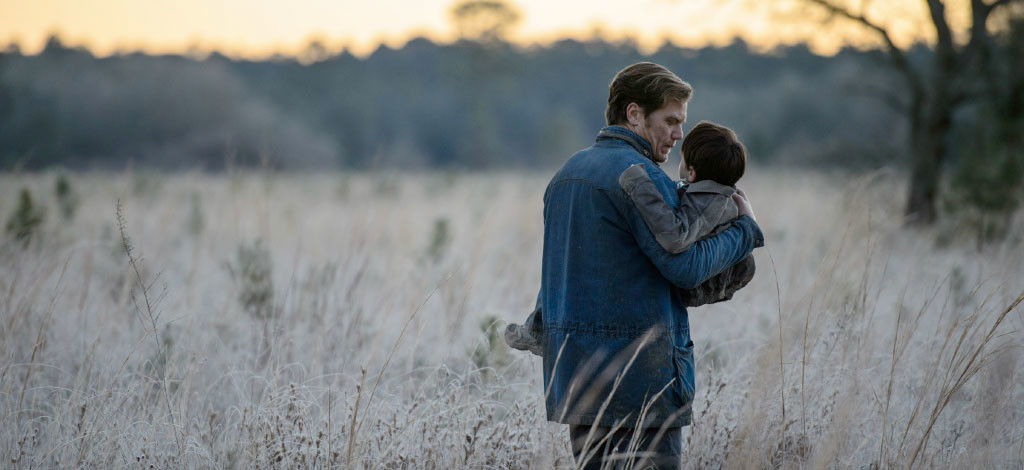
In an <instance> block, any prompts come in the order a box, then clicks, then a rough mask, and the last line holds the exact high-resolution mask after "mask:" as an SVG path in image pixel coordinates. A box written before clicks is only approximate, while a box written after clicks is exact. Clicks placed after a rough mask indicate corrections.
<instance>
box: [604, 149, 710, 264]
mask: <svg viewBox="0 0 1024 470" xmlns="http://www.w3.org/2000/svg"><path fill="white" fill-rule="evenodd" d="M619 186H620V187H622V190H623V191H625V192H626V194H627V195H629V198H630V199H631V200H632V201H633V204H634V205H635V206H636V209H637V210H638V211H639V212H640V216H641V217H643V219H644V222H645V223H646V224H647V227H648V228H649V229H650V230H651V232H652V233H653V234H654V239H655V240H656V241H657V242H658V244H659V245H661V247H662V248H664V249H665V250H666V251H668V252H669V253H673V254H675V253H682V252H683V251H686V249H687V248H689V247H690V245H691V244H693V242H695V241H697V240H699V239H701V238H703V237H704V236H706V235H707V234H709V233H711V231H712V230H713V229H714V227H712V226H710V224H709V223H708V221H707V219H705V218H704V217H703V216H702V215H701V213H700V212H699V211H698V210H697V208H696V207H692V206H690V205H689V204H686V203H685V201H684V200H680V201H679V207H675V208H673V207H672V206H670V205H669V204H668V203H667V202H665V198H664V197H662V195H661V191H659V190H658V188H657V186H655V185H654V181H651V177H650V176H649V175H648V174H647V170H646V169H644V166H643V165H642V164H636V165H633V166H631V167H629V168H627V169H626V171H623V172H622V174H621V175H619Z"/></svg>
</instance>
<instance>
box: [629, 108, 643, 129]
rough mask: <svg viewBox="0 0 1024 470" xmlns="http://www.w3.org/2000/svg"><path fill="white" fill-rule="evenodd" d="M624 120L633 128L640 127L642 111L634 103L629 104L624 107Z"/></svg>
mask: <svg viewBox="0 0 1024 470" xmlns="http://www.w3.org/2000/svg"><path fill="white" fill-rule="evenodd" d="M626 120H627V121H629V123H630V124H631V125H633V126H636V127H640V126H642V125H643V123H644V109H643V108H641V107H640V105H638V104H636V103H629V104H628V105H626Z"/></svg>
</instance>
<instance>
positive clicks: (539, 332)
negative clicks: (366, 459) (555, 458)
mask: <svg viewBox="0 0 1024 470" xmlns="http://www.w3.org/2000/svg"><path fill="white" fill-rule="evenodd" d="M691 95H692V88H691V87H690V85H689V84H687V83H686V82H684V81H682V80H681V79H679V77H677V76H676V75H675V74H673V73H672V72H670V71H668V70H667V69H665V68H664V67H661V66H659V65H656V64H652V63H638V64H633V65H631V66H629V67H626V68H625V69H623V70H622V71H620V72H619V73H618V74H617V75H616V76H615V79H614V80H613V81H612V83H611V86H610V87H609V95H608V107H607V109H606V111H605V118H606V121H607V124H608V126H607V127H605V128H603V129H602V130H601V131H600V133H599V134H598V136H597V140H596V142H595V143H594V145H592V146H591V147H588V148H586V149H583V150H581V151H579V152H577V153H576V154H575V155H573V156H572V157H571V158H570V159H569V160H568V161H567V162H566V163H565V165H564V166H563V167H562V168H561V169H560V170H559V171H558V172H557V173H556V174H555V176H554V177H553V178H552V179H551V182H550V183H549V184H548V187H547V190H546V191H545V194H544V250H543V259H542V278H541V289H540V293H539V295H538V299H537V311H536V312H535V313H534V314H533V315H531V318H530V319H529V320H528V321H527V324H526V325H524V326H518V325H510V328H509V331H507V332H506V337H507V338H510V336H516V335H519V337H518V338H516V337H511V338H510V344H512V345H513V346H514V347H517V348H520V349H527V348H528V347H527V343H528V342H530V341H533V343H532V345H531V346H530V347H529V349H532V350H533V351H535V352H540V353H541V354H542V356H543V368H544V384H545V386H546V389H545V395H546V408H547V418H548V420H550V421H555V422H559V423H564V424H568V425H569V434H570V439H571V442H572V450H573V454H574V457H575V458H576V460H577V462H580V463H581V464H583V465H584V468H600V466H601V465H602V464H603V463H605V462H607V463H611V464H613V465H615V466H618V465H626V464H628V463H630V462H632V463H633V464H636V463H638V462H641V461H643V462H644V463H643V465H654V466H657V467H658V468H677V467H678V466H679V465H680V464H681V461H680V455H681V452H682V440H681V428H682V426H687V425H689V424H690V419H691V412H690V406H691V402H692V401H693V396H694V356H693V342H692V341H691V340H690V325H689V319H688V317H687V311H686V306H687V305H688V304H689V305H694V304H693V303H691V302H690V301H689V300H687V299H688V297H686V296H685V292H686V291H687V290H696V291H700V288H701V287H704V286H702V285H705V284H704V283H705V282H706V281H708V280H709V279H711V278H713V277H714V276H716V275H719V274H720V273H721V274H722V275H725V274H726V273H725V271H727V270H728V269H730V268H731V267H733V266H734V265H737V263H739V262H740V261H741V260H747V259H749V255H750V254H751V252H752V250H753V249H754V248H755V247H757V246H762V245H763V240H764V239H763V236H762V234H761V230H760V228H759V227H758V226H757V224H756V222H755V220H754V214H753V211H752V210H751V207H750V204H749V202H748V200H747V199H746V196H745V195H744V194H743V192H742V191H739V190H735V189H731V188H732V186H731V185H732V184H734V183H735V180H732V181H731V182H726V183H724V184H719V185H718V186H713V185H714V184H718V183H714V182H711V181H709V184H706V185H700V187H701V188H705V189H707V188H712V189H713V191H710V193H708V194H707V198H706V199H693V198H696V197H698V196H699V195H698V194H696V191H695V192H693V193H692V194H691V195H687V194H684V193H685V191H686V190H685V188H684V189H680V191H681V192H680V193H678V194H677V185H676V183H675V182H673V181H672V179H671V178H669V177H668V175H666V174H665V172H664V171H662V170H661V168H659V167H658V164H659V163H662V162H665V161H666V160H667V158H668V153H669V152H670V151H671V149H672V147H673V146H674V145H675V143H676V141H678V140H681V139H682V138H683V131H682V125H683V123H684V122H685V121H686V107H687V102H688V100H689V99H690V97H691ZM723 129H725V128H723ZM726 130H727V129H726ZM728 132H729V133H731V131H728ZM731 136H732V138H733V140H735V134H731ZM712 137H713V138H712V141H713V142H715V143H716V144H715V145H719V143H720V142H724V143H721V145H719V147H721V148H728V149H730V151H733V152H734V151H736V148H737V147H735V145H733V142H732V141H728V138H729V134H728V133H723V134H722V136H721V139H726V140H725V141H721V139H719V138H718V136H714V135H713V136H712ZM715 139H718V140H715ZM735 144H737V145H738V141H736V142H735ZM715 148H718V147H715ZM739 149H740V150H743V154H742V158H743V161H742V164H743V165H745V161H746V154H745V150H744V149H742V146H740V147H739ZM686 151H687V149H686V148H684V149H683V152H684V154H685V152H686ZM683 166H684V167H686V164H685V163H684V165H683ZM631 167H632V168H631ZM641 168H642V170H644V171H641V170H640V169H641ZM627 170H629V172H627ZM680 170H681V172H682V170H687V172H688V173H689V172H692V171H695V172H696V175H695V177H694V176H691V177H690V178H685V177H684V179H689V180H690V184H691V186H693V185H697V184H698V182H697V180H699V179H700V178H701V175H700V173H701V170H700V169H699V168H697V169H695V170H691V169H688V168H681V169H680ZM739 174H740V175H742V167H741V168H740V173H739ZM620 177H622V182H620ZM705 178H707V177H705ZM737 179H738V176H737ZM700 183H703V181H701V182H700ZM624 188H625V190H624ZM627 190H629V192H627ZM680 195H683V196H684V198H683V201H684V203H683V204H682V206H686V207H689V212H679V208H680V206H681V204H680ZM715 197H717V198H718V199H717V201H718V202H713V201H714V199H713V198H715ZM644 198H646V199H644ZM722 198H724V199H722ZM693 200H700V201H703V200H707V201H712V202H708V203H704V202H700V203H699V204H697V205H698V206H701V208H699V209H697V210H694V209H693V207H690V206H692V205H693V204H694V203H693ZM723 200H727V201H728V204H723V203H722V201H723ZM726 206H728V207H731V209H729V208H726ZM708 207H714V209H713V211H714V212H715V215H714V216H713V217H712V216H707V214H702V211H709V210H712V209H708ZM730 210H731V213H730V212H729V211H730ZM673 211H675V213H674V214H673ZM695 214H696V215H695ZM723 214H726V215H723ZM723 220H725V221H727V222H726V223H724V224H723V223H722V221H723ZM659 221H660V222H659ZM659 223H661V224H662V225H660V226H659V225H658V224H659ZM712 224H714V225H715V226H711V225H712ZM654 231H657V232H658V233H655V232H654ZM666 232H667V234H666ZM672 233H675V235H674V236H675V237H677V238H678V237H681V238H682V239H683V240H684V241H682V242H679V240H676V241H673V240H672V239H673V235H672ZM697 233H699V234H700V235H697V236H695V234H697ZM672 246H674V247H675V248H676V249H673V250H669V249H668V248H671V247H672ZM749 263H750V266H749V269H747V268H744V269H742V271H743V273H741V274H738V275H741V276H746V278H745V280H744V281H743V282H736V281H729V280H727V281H725V282H724V283H722V285H726V284H728V285H730V286H733V287H730V288H728V289H725V290H723V292H721V293H717V294H715V295H716V296H717V297H719V298H716V299H712V300H707V299H705V300H704V301H702V302H701V303H708V302H712V301H717V300H724V299H726V298H728V297H731V292H732V291H734V290H735V289H736V288H738V287H735V286H739V287H742V285H745V284H746V281H749V276H752V275H753V265H752V263H753V262H752V261H749ZM740 266H742V263H741V264H740V265H737V266H736V268H738V267H740ZM736 268H733V269H736ZM720 287H721V286H720ZM725 291H728V292H727V293H726V292H725ZM726 294H727V295H728V297H724V298H723V296H724V295H726ZM516 327H518V330H516ZM512 333H515V335H510V334H512ZM517 340H518V341H520V343H518V344H517V343H516V341H517ZM525 340H529V341H526V342H525V343H524V342H522V341H525ZM644 459H646V460H644Z"/></svg>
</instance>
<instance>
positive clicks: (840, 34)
mask: <svg viewBox="0 0 1024 470" xmlns="http://www.w3.org/2000/svg"><path fill="white" fill-rule="evenodd" d="M454 3H455V1H453V0H412V1H410V0H374V1H367V0H362V1H352V0H292V1H287V2H285V1H270V0H173V1H155V0H0V44H9V43H12V42H14V43H17V44H18V45H19V46H20V47H21V49H22V51H23V52H25V53H36V52H38V51H39V50H41V48H42V47H43V44H44V43H45V39H46V37H48V36H49V35H50V34H52V33H59V34H60V37H61V39H62V40H63V42H64V43H65V44H71V45H76V46H86V47H88V48H89V49H90V50H92V51H93V52H94V53H96V54H98V55H109V54H113V53H116V52H118V51H129V50H143V51H146V52H151V53H182V52H185V51H188V50H190V49H198V50H200V51H209V50H218V51H221V52H223V53H226V54H228V55H231V56H236V57H248V58H262V57H267V56H269V55H271V54H274V53H281V54H286V55H297V54H299V53H300V52H301V50H302V49H303V48H304V47H305V45H306V44H308V43H309V42H310V40H312V39H318V40H320V41H321V42H322V43H324V44H325V45H327V46H328V49H330V50H341V49H342V48H345V49H347V50H348V51H350V52H352V53H354V54H357V55H365V54H368V53H370V52H372V51H373V50H374V49H376V48H377V47H378V46H379V45H380V44H381V43H384V44H387V45H389V46H391V47H400V46H401V45H402V44H404V43H405V42H406V41H408V40H409V39H410V38H412V37H415V36H425V37H428V38H430V39H432V40H435V41H442V42H445V41H451V40H452V39H454V38H455V37H456V33H455V30H454V27H453V24H452V21H451V17H450V14H449V12H450V10H451V7H452V6H453V4H454ZM508 3H509V4H511V5H512V6H513V7H514V8H515V9H516V10H518V11H519V13H520V14H521V18H522V20H521V21H520V23H519V24H518V26H517V27H516V29H514V30H513V32H512V34H511V35H510V37H509V39H510V40H512V41H514V42H517V43H520V44H547V43H550V42H552V41H554V40H557V39H561V38H566V37H570V38H576V39H586V38H593V37H595V36H596V37H601V38H604V39H609V40H616V39H622V38H625V37H632V38H635V39H636V40H637V42H638V44H639V45H640V46H641V48H642V49H645V50H647V51H652V50H654V49H656V48H657V47H658V46H659V45H660V44H662V43H663V42H664V41H666V40H670V41H672V42H674V43H676V44H679V45H682V46H690V47H701V46H704V45H708V44H711V45H723V44H727V43H729V42H731V41H732V39H733V38H734V37H742V38H743V39H744V40H746V41H747V42H748V43H751V44H752V45H753V46H755V47H756V48H760V49H770V48H772V47H774V46H776V45H778V44H789V43H793V42H798V41H807V42H809V44H810V45H811V46H812V49H814V50H815V51H816V52H819V53H823V54H830V53H834V52H835V51H836V50H837V49H838V48H840V47H842V46H843V45H845V44H853V45H857V46H869V45H872V44H877V38H876V37H874V36H872V35H870V34H868V33H866V32H865V31H864V30H863V29H862V28H859V27H857V26H855V25H853V24H852V23H851V22H848V21H832V22H829V23H823V22H822V21H821V18H820V15H819V11H817V10H812V9H808V8H807V7H806V4H805V3H803V2H800V1H799V0H773V1H770V2H765V1H760V2H759V1H756V0H632V1H624V0H618V1H612V0H511V1H508ZM923 3H924V2H923V1H921V0H888V1H885V2H865V1H864V0H856V1H852V2H851V5H854V6H856V5H862V4H869V5H871V8H870V9H868V10H867V14H868V17H869V18H873V19H874V18H877V19H879V21H880V22H882V23H883V24H885V25H886V26H887V27H890V28H892V29H893V31H894V36H895V38H896V40H897V42H898V43H900V44H908V43H910V42H912V41H914V40H915V39H921V38H923V39H925V40H929V39H930V37H929V35H928V34H927V33H928V31H927V28H921V24H922V23H921V22H920V18H922V15H923V13H924V12H923ZM961 10H963V9H956V8H951V15H950V16H951V17H953V18H952V19H953V22H954V23H955V24H957V23H959V21H958V19H960V18H961V17H963V16H964V15H963V14H961ZM963 13H966V12H963Z"/></svg>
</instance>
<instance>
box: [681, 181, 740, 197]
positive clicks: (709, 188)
mask: <svg viewBox="0 0 1024 470" xmlns="http://www.w3.org/2000/svg"><path fill="white" fill-rule="evenodd" d="M683 187H684V188H686V192H688V193H715V194H721V195H723V196H732V195H733V193H735V192H736V188H733V187H732V186H726V185H724V184H719V183H716V182H714V181H712V180H700V181H697V182H694V183H689V184H687V185H685V186H683Z"/></svg>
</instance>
